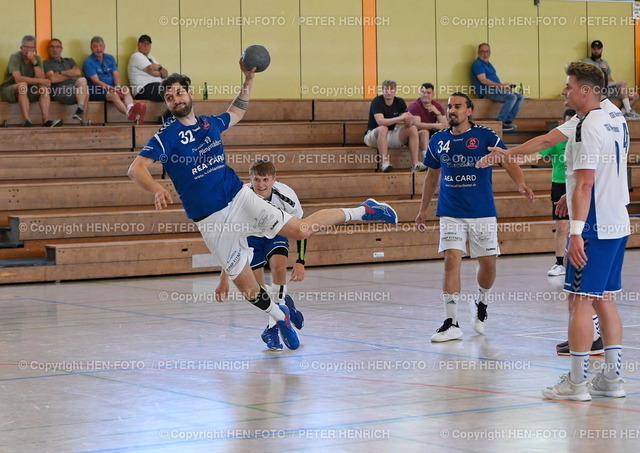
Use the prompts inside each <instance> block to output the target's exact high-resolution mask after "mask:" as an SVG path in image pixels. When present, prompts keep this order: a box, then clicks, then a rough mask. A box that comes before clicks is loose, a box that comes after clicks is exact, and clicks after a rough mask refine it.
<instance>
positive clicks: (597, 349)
mask: <svg viewBox="0 0 640 453" xmlns="http://www.w3.org/2000/svg"><path fill="white" fill-rule="evenodd" d="M556 352H557V353H558V355H561V356H563V357H566V356H570V355H571V351H570V349H569V345H568V344H567V346H566V347H564V348H560V349H558V350H557V351H556ZM602 354H604V343H603V342H602V337H598V339H597V340H596V341H594V342H593V343H592V344H591V351H589V355H602Z"/></svg>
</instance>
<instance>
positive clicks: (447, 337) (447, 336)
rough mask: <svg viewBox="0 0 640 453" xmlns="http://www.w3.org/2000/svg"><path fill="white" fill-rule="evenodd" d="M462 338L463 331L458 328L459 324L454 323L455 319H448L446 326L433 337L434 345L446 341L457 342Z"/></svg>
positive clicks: (443, 325) (445, 322)
mask: <svg viewBox="0 0 640 453" xmlns="http://www.w3.org/2000/svg"><path fill="white" fill-rule="evenodd" d="M458 338H462V329H460V326H458V323H455V324H454V323H453V319H451V318H447V319H445V320H444V324H442V327H440V328H439V329H438V330H436V333H435V334H434V335H433V336H432V337H431V342H432V343H442V342H444V341H451V340H457V339H458Z"/></svg>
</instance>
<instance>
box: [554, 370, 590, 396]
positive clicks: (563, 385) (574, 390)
mask: <svg viewBox="0 0 640 453" xmlns="http://www.w3.org/2000/svg"><path fill="white" fill-rule="evenodd" d="M569 375H570V373H567V374H563V375H562V376H560V382H558V383H557V384H556V385H554V386H553V387H545V388H543V389H542V395H543V396H544V397H545V398H549V399H552V400H567V401H591V394H590V393H589V391H588V390H587V381H584V382H582V383H580V384H574V383H572V382H571V380H570V379H569Z"/></svg>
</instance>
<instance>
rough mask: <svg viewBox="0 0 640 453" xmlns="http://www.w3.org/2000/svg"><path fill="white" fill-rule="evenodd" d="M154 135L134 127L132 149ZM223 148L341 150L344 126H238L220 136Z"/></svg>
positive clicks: (145, 128) (153, 128)
mask: <svg viewBox="0 0 640 453" xmlns="http://www.w3.org/2000/svg"><path fill="white" fill-rule="evenodd" d="M157 131H158V126H157V125H156V126H152V125H144V126H136V127H135V147H136V148H141V147H143V146H144V145H145V144H146V143H147V142H148V141H149V139H150V138H151V137H152V136H153V134H155V133H156V132H157ZM222 137H223V138H222V139H223V141H224V144H225V146H228V145H243V146H260V145H264V146H271V145H274V146H283V145H336V146H343V143H344V126H343V124H342V123H341V122H327V123H308V122H298V123H287V122H280V123H266V124H265V123H239V124H237V125H236V126H235V127H233V128H231V129H229V130H227V131H225V132H224V133H223V135H222Z"/></svg>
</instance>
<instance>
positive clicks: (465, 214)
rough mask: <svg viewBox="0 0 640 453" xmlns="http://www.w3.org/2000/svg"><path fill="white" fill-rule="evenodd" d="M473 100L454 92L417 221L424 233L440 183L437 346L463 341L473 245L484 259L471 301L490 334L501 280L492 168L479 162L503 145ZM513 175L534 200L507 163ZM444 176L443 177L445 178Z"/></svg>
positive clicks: (476, 320)
mask: <svg viewBox="0 0 640 453" xmlns="http://www.w3.org/2000/svg"><path fill="white" fill-rule="evenodd" d="M472 113H473V102H472V101H471V99H469V96H467V95H466V94H463V93H454V94H452V95H451V96H450V97H449V100H448V103H447V118H448V120H449V125H450V126H451V127H450V128H449V129H445V130H442V131H440V132H437V133H436V134H434V135H433V137H432V138H431V140H430V141H429V148H428V149H427V153H426V156H425V159H424V163H425V165H426V166H427V167H429V169H428V171H427V175H426V176H425V181H424V187H423V190H422V202H421V204H420V211H419V212H418V215H417V217H416V224H417V226H418V229H419V230H421V231H423V230H424V222H425V220H426V218H427V209H428V207H429V204H430V203H431V199H432V198H433V195H434V193H435V190H436V186H437V185H438V183H440V189H439V192H438V205H437V209H436V215H437V216H438V217H440V246H439V249H438V251H439V252H444V269H445V271H444V281H443V288H442V299H443V302H444V306H445V321H444V323H443V325H442V327H440V328H439V329H438V330H437V331H436V333H435V334H434V335H433V336H432V337H431V341H432V342H444V341H450V340H456V339H458V338H461V337H462V330H461V329H460V326H459V324H458V320H457V317H458V299H459V297H460V291H461V289H462V287H461V286H462V285H461V278H460V268H461V265H462V257H463V255H464V254H465V253H466V242H467V240H468V241H469V249H470V255H471V257H472V258H478V274H477V282H478V296H477V299H476V300H470V301H469V308H470V309H471V313H472V315H471V316H472V319H471V325H472V327H473V329H474V330H475V331H476V332H478V333H479V334H483V333H484V328H485V320H486V318H487V305H488V304H489V302H490V300H491V299H490V295H489V292H490V290H491V288H492V286H493V283H494V281H495V278H496V258H497V256H498V254H499V253H500V250H499V247H498V228H497V220H496V209H495V203H494V197H493V189H492V183H491V169H490V168H484V169H477V168H476V167H475V163H476V162H477V161H478V160H479V159H480V158H481V157H482V156H484V155H486V154H487V153H488V151H487V148H488V147H489V146H503V147H504V144H503V143H502V140H500V137H498V136H497V135H496V133H495V132H494V131H492V130H491V129H489V128H486V127H484V126H478V125H476V124H473V123H472V122H471V121H470V120H469V117H470V116H471V114H472ZM505 169H506V170H507V173H508V174H509V176H510V177H511V179H513V181H514V182H515V183H516V184H517V187H518V190H519V192H520V193H522V194H524V195H525V196H527V197H528V198H529V199H530V200H532V199H533V192H532V191H531V189H529V188H528V187H527V186H526V185H525V184H524V177H523V175H522V171H521V170H520V167H519V166H518V165H515V164H506V165H505ZM441 176H442V177H441Z"/></svg>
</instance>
